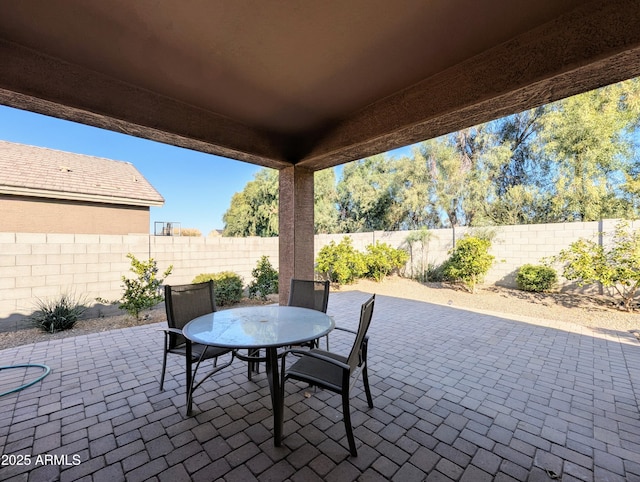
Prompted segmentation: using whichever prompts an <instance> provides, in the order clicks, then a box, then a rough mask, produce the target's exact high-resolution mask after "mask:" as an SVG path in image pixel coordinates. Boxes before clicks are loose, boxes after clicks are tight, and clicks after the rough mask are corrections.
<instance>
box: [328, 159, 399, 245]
mask: <svg viewBox="0 0 640 482" xmlns="http://www.w3.org/2000/svg"><path fill="white" fill-rule="evenodd" d="M394 173H395V161H394V160H393V159H389V158H388V157H386V156H385V155H383V154H380V155H377V156H373V157H368V158H366V159H362V160H360V161H355V162H351V163H349V164H346V165H345V166H344V169H343V171H342V179H341V180H340V182H339V183H338V188H337V189H338V210H339V212H338V216H339V223H340V230H341V231H342V232H344V233H355V232H360V231H373V230H394V229H398V228H399V227H400V224H401V221H402V219H401V216H398V212H399V210H398V209H397V207H398V206H397V202H396V188H397V185H396V184H395V176H394Z"/></svg>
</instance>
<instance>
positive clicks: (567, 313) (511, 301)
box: [0, 277, 640, 349]
mask: <svg viewBox="0 0 640 482" xmlns="http://www.w3.org/2000/svg"><path fill="white" fill-rule="evenodd" d="M350 290H359V291H364V292H367V293H377V294H380V295H386V296H396V297H399V298H407V299H413V300H419V301H426V302H429V303H436V304H444V305H449V306H453V307H456V308H462V309H468V310H473V311H481V312H487V313H492V314H496V315H500V316H508V317H512V318H514V319H522V320H527V319H532V318H542V319H547V320H555V321H563V322H568V323H577V324H580V325H583V326H588V327H591V328H597V329H602V330H614V331H622V332H631V333H634V334H635V335H636V337H638V338H639V339H640V312H637V311H636V312H632V313H629V312H625V311H621V310H619V309H617V308H616V306H615V304H614V303H613V302H612V300H611V299H610V298H607V297H598V296H586V295H576V294H567V293H527V292H524V291H520V290H515V289H508V288H500V287H493V286H492V287H484V288H482V287H481V288H479V289H478V291H477V293H473V294H472V293H469V292H467V291H465V290H463V289H460V288H457V287H453V286H447V285H443V284H440V283H429V284H422V283H418V282H416V281H412V280H408V279H405V278H399V277H390V278H387V279H386V280H385V281H383V282H382V283H375V282H373V281H369V280H360V281H358V282H357V283H355V284H353V285H347V286H342V287H341V288H340V289H339V291H350ZM256 303H259V302H258V301H256V300H247V299H245V300H243V302H242V303H241V304H240V305H234V307H238V306H247V305H251V304H256ZM222 309H224V308H222ZM165 320H166V317H165V313H164V307H163V306H158V307H156V308H155V309H153V310H150V311H148V312H146V313H145V314H144V316H143V317H142V318H141V319H140V320H136V319H134V318H133V317H131V316H129V315H127V314H120V315H114V316H105V317H101V318H91V319H83V320H79V321H78V322H77V323H76V326H75V327H74V328H73V329H71V330H67V331H63V332H59V333H54V334H49V333H43V332H42V331H40V330H39V329H36V328H32V329H26V330H18V331H15V332H9V333H0V349H5V348H11V347H15V346H20V345H25V344H28V343H36V342H39V341H46V340H54V339H58V338H66V337H71V336H78V335H85V334H88V333H96V332H101V331H107V330H113V329H118V328H126V327H131V326H136V325H140V324H146V323H157V322H161V321H165Z"/></svg>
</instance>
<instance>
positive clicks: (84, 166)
mask: <svg viewBox="0 0 640 482" xmlns="http://www.w3.org/2000/svg"><path fill="white" fill-rule="evenodd" d="M0 194H15V195H24V196H37V197H45V198H57V199H74V200H87V201H93V202H106V203H116V204H132V205H138V206H159V205H162V204H163V203H164V198H163V197H162V196H161V195H160V193H159V192H158V191H156V190H155V188H154V187H153V186H152V185H151V184H150V183H149V181H147V180H146V179H145V178H144V177H143V176H142V174H140V172H139V171H138V170H137V169H136V168H135V167H134V166H133V164H131V163H129V162H122V161H113V160H111V159H104V158H101V157H93V156H86V155H83V154H74V153H71V152H64V151H57V150H54V149H47V148H43V147H36V146H27V145H24V144H16V143H13V142H7V141H0Z"/></svg>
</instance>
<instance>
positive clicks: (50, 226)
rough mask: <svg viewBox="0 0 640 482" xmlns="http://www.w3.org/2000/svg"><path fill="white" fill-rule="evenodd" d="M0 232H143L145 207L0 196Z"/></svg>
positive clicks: (146, 216) (146, 222)
mask: <svg viewBox="0 0 640 482" xmlns="http://www.w3.org/2000/svg"><path fill="white" fill-rule="evenodd" d="M0 213H1V214H2V218H1V219H0V231H3V232H18V233H68V234H71V233H77V234H147V233H148V232H149V222H150V213H149V207H148V206H125V205H121V204H120V205H119V204H100V203H90V202H78V201H64V200H59V199H46V198H30V197H19V196H0Z"/></svg>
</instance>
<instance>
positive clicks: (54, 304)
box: [31, 294, 87, 333]
mask: <svg viewBox="0 0 640 482" xmlns="http://www.w3.org/2000/svg"><path fill="white" fill-rule="evenodd" d="M86 309H87V307H86V306H85V304H84V303H83V302H82V301H81V300H79V299H76V298H75V297H74V296H71V295H69V294H63V295H61V296H60V297H59V298H57V299H55V300H38V302H37V311H36V312H35V313H34V314H33V315H32V316H31V321H32V322H33V323H34V324H35V325H36V326H37V327H38V328H40V329H42V330H43V331H46V332H48V333H55V332H57V331H63V330H69V329H70V328H73V325H75V324H76V321H78V319H79V318H80V316H82V314H83V313H84V312H85V311H86Z"/></svg>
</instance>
